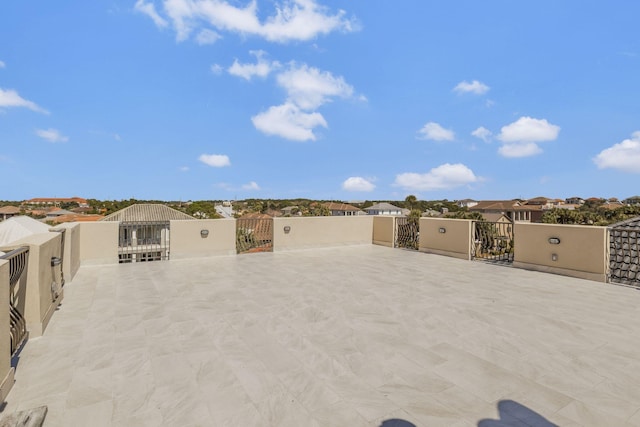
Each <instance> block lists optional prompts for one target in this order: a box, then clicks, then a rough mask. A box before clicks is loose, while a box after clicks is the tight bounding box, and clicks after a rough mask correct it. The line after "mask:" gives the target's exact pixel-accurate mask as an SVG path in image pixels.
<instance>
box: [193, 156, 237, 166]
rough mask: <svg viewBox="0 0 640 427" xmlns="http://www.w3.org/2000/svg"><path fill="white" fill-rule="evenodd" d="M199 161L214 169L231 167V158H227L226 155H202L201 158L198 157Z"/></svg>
mask: <svg viewBox="0 0 640 427" xmlns="http://www.w3.org/2000/svg"><path fill="white" fill-rule="evenodd" d="M198 160H200V161H201V162H202V163H204V164H205V165H208V166H212V167H214V168H222V167H225V166H231V162H230V161H229V156H226V155H224V154H201V155H200V157H198Z"/></svg>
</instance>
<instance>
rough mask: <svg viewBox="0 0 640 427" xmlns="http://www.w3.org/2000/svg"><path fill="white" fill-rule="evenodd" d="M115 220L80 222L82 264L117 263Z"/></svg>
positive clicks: (117, 225) (116, 225)
mask: <svg viewBox="0 0 640 427" xmlns="http://www.w3.org/2000/svg"><path fill="white" fill-rule="evenodd" d="M119 228H120V223H119V222H117V221H104V222H102V221H98V222H83V223H80V262H81V263H82V264H117V263H118V233H119Z"/></svg>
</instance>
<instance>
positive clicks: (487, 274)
mask: <svg viewBox="0 0 640 427" xmlns="http://www.w3.org/2000/svg"><path fill="white" fill-rule="evenodd" d="M639 320H640V292H639V291H638V290H634V289H631V288H626V287H621V286H614V285H606V284H602V283H596V282H590V281H585V280H579V279H572V278H567V277H561V276H556V275H551V274H544V273H537V272H530V271H524V270H518V269H514V268H510V267H504V266H496V265H489V264H484V263H480V262H470V261H461V260H457V259H452V258H447V257H442V256H436V255H428V254H423V253H417V252H411V251H405V250H399V249H389V248H384V247H378V246H356V247H342V248H331V249H318V250H305V251H295V252H280V253H261V254H251V255H242V256H229V257H216V258H202V259H189V260H172V261H169V262H152V263H138V264H128V265H110V266H83V267H82V268H81V269H80V270H79V272H78V274H77V275H76V277H75V278H74V280H73V281H72V282H71V283H69V284H68V285H67V286H66V287H65V299H64V302H63V304H62V306H61V307H60V308H59V310H58V311H57V312H56V313H55V315H54V317H53V319H52V321H51V323H50V325H49V327H48V329H47V330H46V332H45V335H44V336H43V337H40V338H32V339H30V340H29V342H28V343H27V345H26V347H25V348H24V349H23V351H22V353H21V354H20V358H19V362H18V366H17V370H16V383H15V385H14V388H13V390H12V391H11V393H10V394H9V396H8V398H7V404H6V407H5V409H4V412H3V414H6V413H11V412H13V411H16V410H21V409H27V408H33V407H36V406H40V405H48V407H49V413H48V415H47V419H46V421H45V424H44V425H45V426H46V427H49V426H93V427H97V426H160V425H163V426H285V427H286V426H296V427H297V426H340V427H344V426H375V427H379V426H384V427H387V426H391V425H398V426H410V425H411V424H413V425H415V426H440V425H441V426H479V427H497V426H546V427H548V426H551V425H554V424H555V425H562V426H626V425H628V426H632V425H635V426H638V425H640V321H639ZM393 420H395V421H396V424H393ZM400 420H402V421H404V422H405V423H404V424H403V423H402V422H401V421H400ZM409 423H411V424H409Z"/></svg>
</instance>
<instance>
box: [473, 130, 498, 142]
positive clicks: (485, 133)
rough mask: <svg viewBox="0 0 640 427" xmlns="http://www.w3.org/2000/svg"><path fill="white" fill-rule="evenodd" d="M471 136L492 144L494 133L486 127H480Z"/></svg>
mask: <svg viewBox="0 0 640 427" xmlns="http://www.w3.org/2000/svg"><path fill="white" fill-rule="evenodd" d="M471 135H473V136H475V137H476V138H480V139H481V140H483V141H484V142H491V137H492V136H493V133H491V131H490V130H489V129H487V128H485V127H484V126H480V127H479V128H478V129H476V130H474V131H473V132H471Z"/></svg>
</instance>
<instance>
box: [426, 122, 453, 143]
mask: <svg viewBox="0 0 640 427" xmlns="http://www.w3.org/2000/svg"><path fill="white" fill-rule="evenodd" d="M418 139H428V140H431V141H453V140H454V139H455V133H454V132H453V131H452V130H451V129H445V128H443V127H442V126H441V125H440V124H438V123H436V122H428V123H427V124H425V125H424V126H423V127H422V129H420V130H419V131H418Z"/></svg>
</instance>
